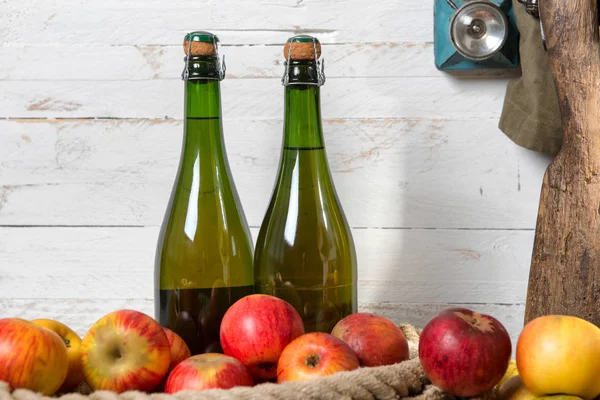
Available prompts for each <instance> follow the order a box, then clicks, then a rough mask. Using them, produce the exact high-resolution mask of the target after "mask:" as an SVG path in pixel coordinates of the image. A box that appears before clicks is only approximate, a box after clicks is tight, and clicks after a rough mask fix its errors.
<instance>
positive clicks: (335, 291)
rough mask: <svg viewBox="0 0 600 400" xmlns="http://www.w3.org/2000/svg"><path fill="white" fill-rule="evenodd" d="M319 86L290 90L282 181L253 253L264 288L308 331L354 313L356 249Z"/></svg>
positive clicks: (327, 326) (323, 329)
mask: <svg viewBox="0 0 600 400" xmlns="http://www.w3.org/2000/svg"><path fill="white" fill-rule="evenodd" d="M319 95H320V93H319V87H317V86H314V85H293V86H289V87H286V111H285V124H284V144H283V149H282V154H281V161H280V166H279V172H278V176H277V182H276V185H275V189H274V192H273V195H272V198H271V202H270V204H269V207H268V209H267V212H266V215H265V218H264V220H263V224H262V226H261V229H260V232H259V236H258V239H257V245H256V254H255V263H254V265H255V276H256V278H255V284H256V291H257V292H259V293H265V294H271V295H274V296H277V297H280V298H282V299H284V300H286V301H288V302H289V303H290V304H292V305H293V306H294V307H295V308H296V310H297V311H298V312H299V314H300V316H301V317H302V319H303V321H304V325H305V330H306V331H307V332H313V331H320V332H330V331H331V329H332V328H333V326H334V325H335V324H336V323H337V322H338V321H339V320H340V319H341V318H343V317H345V316H347V315H349V314H351V313H354V312H356V310H357V300H356V291H357V290H356V253H355V249H354V242H353V239H352V234H351V231H350V228H349V226H348V223H347V221H346V217H345V215H344V212H343V210H342V207H341V204H340V201H339V199H338V196H337V193H336V191H335V187H334V184H333V181H332V177H331V173H330V170H329V165H328V162H327V155H326V151H325V146H324V141H323V136H322V127H321V116H320V101H319V100H320V99H319Z"/></svg>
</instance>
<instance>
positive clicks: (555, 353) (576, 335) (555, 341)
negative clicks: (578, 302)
mask: <svg viewBox="0 0 600 400" xmlns="http://www.w3.org/2000/svg"><path fill="white" fill-rule="evenodd" d="M517 368H518V369H519V375H520V377H521V379H522V381H523V384H524V385H525V386H526V387H527V389H529V391H530V392H531V393H533V394H534V395H536V396H537V397H541V396H548V395H553V394H557V393H563V394H567V395H572V396H578V397H581V398H584V399H593V398H595V397H597V396H598V395H600V328H598V327H597V326H595V325H594V324H592V323H591V322H588V321H586V320H584V319H581V318H577V317H573V316H563V315H549V316H543V317H538V318H536V319H534V320H532V321H530V322H529V323H528V324H527V325H525V327H524V328H523V331H522V332H521V335H520V336H519V340H518V342H517Z"/></svg>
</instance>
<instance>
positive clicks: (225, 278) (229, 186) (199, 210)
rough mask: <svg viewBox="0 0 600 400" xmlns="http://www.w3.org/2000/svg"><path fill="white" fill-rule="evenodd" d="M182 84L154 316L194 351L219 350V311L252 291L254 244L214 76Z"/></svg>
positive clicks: (160, 236)
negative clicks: (178, 151)
mask: <svg viewBox="0 0 600 400" xmlns="http://www.w3.org/2000/svg"><path fill="white" fill-rule="evenodd" d="M185 84H186V116H185V127H184V132H185V133H184V136H185V137H184V141H183V142H184V143H183V149H182V155H181V161H180V165H179V170H178V173H177V178H176V180H175V184H174V187H173V190H172V193H171V198H170V200H169V205H168V207H167V212H166V214H165V219H164V221H163V225H162V227H161V232H160V235H159V243H158V249H157V253H156V262H155V315H156V319H157V320H158V321H159V322H160V323H161V325H163V326H165V327H168V328H170V329H172V330H173V331H174V332H176V333H177V334H179V335H180V336H181V337H182V338H183V339H184V341H185V342H186V344H187V345H188V347H190V351H191V352H192V354H199V353H205V352H221V351H222V350H221V347H220V341H219V329H220V323H221V319H222V317H223V314H224V313H225V312H226V311H227V309H228V308H229V306H231V304H233V303H234V302H235V301H237V300H238V299H240V298H242V297H244V296H246V295H248V294H252V293H253V292H254V287H253V247H252V240H251V236H250V231H249V229H248V224H247V222H246V218H245V215H244V212H243V209H242V206H241V204H240V200H239V197H238V194H237V191H236V188H235V185H234V182H233V179H232V176H231V172H230V169H229V164H228V160H227V156H226V151H225V147H224V142H223V136H222V122H221V104H220V92H219V91H220V87H219V81H218V80H209V79H197V80H190V81H186V83H185Z"/></svg>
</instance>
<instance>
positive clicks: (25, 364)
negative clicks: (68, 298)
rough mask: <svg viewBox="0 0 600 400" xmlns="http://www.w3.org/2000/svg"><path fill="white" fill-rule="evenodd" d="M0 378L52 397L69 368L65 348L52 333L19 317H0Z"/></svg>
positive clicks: (14, 387)
mask: <svg viewBox="0 0 600 400" xmlns="http://www.w3.org/2000/svg"><path fill="white" fill-rule="evenodd" d="M0 366H2V367H1V368H0V381H5V382H7V383H8V384H9V385H10V387H11V388H13V389H17V388H22V389H29V390H32V391H34V392H39V393H42V394H44V395H46V396H51V395H53V394H54V393H56V391H57V390H58V388H59V387H60V386H61V385H62V384H63V382H64V380H65V378H66V377H67V372H68V370H69V357H68V355H67V347H66V346H65V343H64V342H63V340H62V339H61V338H60V336H58V335H57V334H56V333H55V332H52V331H51V330H49V329H46V328H42V327H41V326H38V325H35V324H32V323H31V322H29V321H25V320H23V319H20V318H3V319H0Z"/></svg>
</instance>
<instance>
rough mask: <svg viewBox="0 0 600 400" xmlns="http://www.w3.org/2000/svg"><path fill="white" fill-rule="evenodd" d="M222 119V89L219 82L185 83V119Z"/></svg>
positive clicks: (200, 81)
mask: <svg viewBox="0 0 600 400" xmlns="http://www.w3.org/2000/svg"><path fill="white" fill-rule="evenodd" d="M220 118H221V88H220V82H219V81H218V80H208V79H201V80H190V81H186V82H185V119H186V121H189V120H210V119H217V120H218V119H220Z"/></svg>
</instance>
